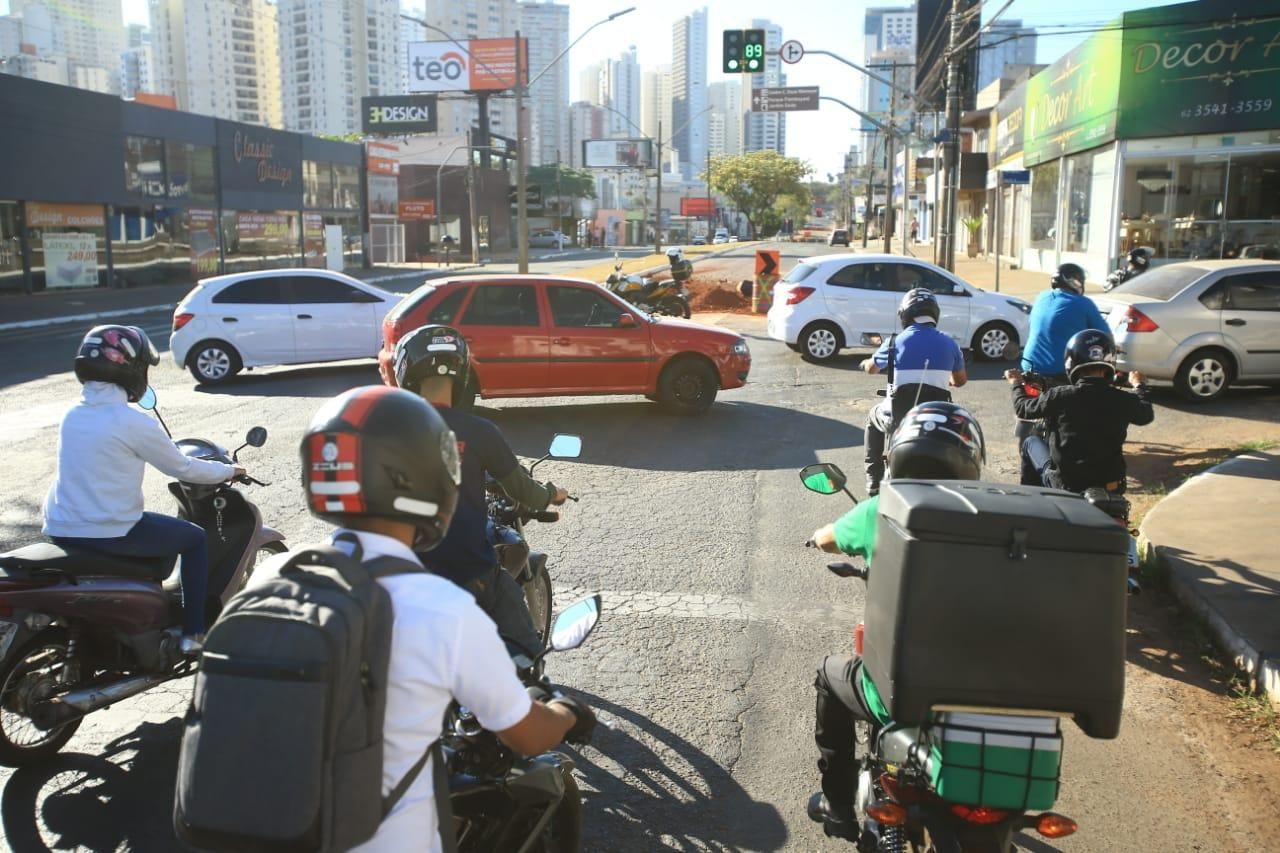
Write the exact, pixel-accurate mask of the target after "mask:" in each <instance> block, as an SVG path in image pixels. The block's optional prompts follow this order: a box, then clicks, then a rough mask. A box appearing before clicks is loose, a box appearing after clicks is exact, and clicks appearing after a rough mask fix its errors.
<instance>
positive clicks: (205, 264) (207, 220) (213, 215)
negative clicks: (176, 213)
mask: <svg viewBox="0 0 1280 853" xmlns="http://www.w3.org/2000/svg"><path fill="white" fill-rule="evenodd" d="M187 232H188V233H189V234H190V235H191V237H190V239H191V275H192V276H193V277H194V278H196V279H197V280H198V279H202V278H207V277H208V276H211V275H217V274H218V214H217V212H216V211H212V210H195V209H192V210H188V211H187Z"/></svg>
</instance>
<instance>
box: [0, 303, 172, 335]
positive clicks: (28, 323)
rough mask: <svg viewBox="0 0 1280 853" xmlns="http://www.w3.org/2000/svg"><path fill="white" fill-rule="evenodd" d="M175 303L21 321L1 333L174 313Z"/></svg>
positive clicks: (0, 325) (0, 328)
mask: <svg viewBox="0 0 1280 853" xmlns="http://www.w3.org/2000/svg"><path fill="white" fill-rule="evenodd" d="M173 306H174V303H172V302H166V303H165V304H163V305H146V306H144V307H141V308H120V309H117V310H115V311H96V312H94V313H92V314H72V315H70V316H68V317H45V318H44V319H42V320H19V321H18V322H16V323H0V332H8V331H11V330H15V329H38V328H41V327H44V326H58V325H61V324H63V323H84V322H86V321H89V320H105V319H107V318H109V317H128V316H129V315H130V314H147V313H150V312H153V311H172V310H173Z"/></svg>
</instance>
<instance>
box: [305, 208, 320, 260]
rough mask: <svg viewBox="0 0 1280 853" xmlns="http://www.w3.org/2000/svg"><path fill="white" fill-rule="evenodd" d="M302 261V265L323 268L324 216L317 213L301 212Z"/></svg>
mask: <svg viewBox="0 0 1280 853" xmlns="http://www.w3.org/2000/svg"><path fill="white" fill-rule="evenodd" d="M302 262H303V265H304V266H308V267H317V268H320V269H323V268H324V265H325V253H324V217H323V216H321V215H320V214H318V213H304V214H302Z"/></svg>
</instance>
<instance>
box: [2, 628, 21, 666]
mask: <svg viewBox="0 0 1280 853" xmlns="http://www.w3.org/2000/svg"><path fill="white" fill-rule="evenodd" d="M16 636H18V623H17V622H4V621H0V660H4V656H5V655H7V654H9V647H10V646H12V645H13V638H14V637H16Z"/></svg>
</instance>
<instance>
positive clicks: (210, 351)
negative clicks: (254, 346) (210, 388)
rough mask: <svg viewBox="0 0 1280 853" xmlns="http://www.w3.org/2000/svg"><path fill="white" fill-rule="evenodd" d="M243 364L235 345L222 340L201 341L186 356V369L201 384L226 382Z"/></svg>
mask: <svg viewBox="0 0 1280 853" xmlns="http://www.w3.org/2000/svg"><path fill="white" fill-rule="evenodd" d="M243 366H244V364H243V362H241V360H240V354H239V353H238V352H236V350H235V347H233V346H231V344H228V343H225V342H224V341H201V342H200V343H198V344H196V345H195V346H194V347H192V348H191V354H190V355H188V356H187V369H189V370H190V371H191V375H192V376H194V377H195V378H196V381H197V382H199V383H200V384H201V385H217V384H218V383H220V382H226V381H227V380H228V379H230V378H231V377H232V376H235V375H236V374H237V373H239V372H240V370H241V368H242V367H243Z"/></svg>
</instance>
